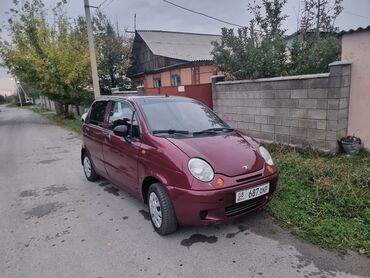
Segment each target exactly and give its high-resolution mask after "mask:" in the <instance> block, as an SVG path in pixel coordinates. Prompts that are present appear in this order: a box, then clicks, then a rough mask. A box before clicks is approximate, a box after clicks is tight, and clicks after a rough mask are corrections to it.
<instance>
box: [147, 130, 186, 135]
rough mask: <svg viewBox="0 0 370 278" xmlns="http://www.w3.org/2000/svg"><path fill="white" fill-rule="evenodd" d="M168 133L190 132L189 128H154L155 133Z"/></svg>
mask: <svg viewBox="0 0 370 278" xmlns="http://www.w3.org/2000/svg"><path fill="white" fill-rule="evenodd" d="M159 133H168V134H189V131H187V130H176V129H161V130H153V134H159Z"/></svg>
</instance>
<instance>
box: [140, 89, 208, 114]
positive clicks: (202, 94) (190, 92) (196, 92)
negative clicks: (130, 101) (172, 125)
mask: <svg viewBox="0 0 370 278" xmlns="http://www.w3.org/2000/svg"><path fill="white" fill-rule="evenodd" d="M183 87H184V92H179V90H178V87H159V88H147V89H145V93H146V94H147V95H165V94H168V95H171V96H184V97H190V98H193V99H196V100H199V101H201V102H203V103H204V104H205V105H207V106H208V107H210V108H211V109H212V108H213V102H212V85H211V84H198V85H185V86H183Z"/></svg>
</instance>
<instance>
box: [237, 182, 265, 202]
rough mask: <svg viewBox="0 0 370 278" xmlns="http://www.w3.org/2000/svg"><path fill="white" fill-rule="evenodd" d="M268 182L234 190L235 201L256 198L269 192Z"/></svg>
mask: <svg viewBox="0 0 370 278" xmlns="http://www.w3.org/2000/svg"><path fill="white" fill-rule="evenodd" d="M269 189H270V184H269V183H264V184H261V185H259V186H256V187H252V188H248V189H244V190H240V191H236V192H235V203H240V202H243V201H247V200H250V199H254V198H257V197H259V196H262V195H265V194H267V193H268V192H269Z"/></svg>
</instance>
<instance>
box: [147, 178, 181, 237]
mask: <svg viewBox="0 0 370 278" xmlns="http://www.w3.org/2000/svg"><path fill="white" fill-rule="evenodd" d="M148 207H149V213H150V219H151V221H152V224H153V227H154V229H155V231H156V232H157V233H158V234H160V235H168V234H170V233H173V232H174V231H176V229H177V219H176V215H175V210H174V209H173V206H172V202H171V200H170V198H169V196H168V193H167V191H166V189H165V188H164V187H163V185H161V184H160V183H154V184H152V185H151V186H150V187H149V191H148Z"/></svg>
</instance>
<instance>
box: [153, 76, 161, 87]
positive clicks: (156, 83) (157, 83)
mask: <svg viewBox="0 0 370 278" xmlns="http://www.w3.org/2000/svg"><path fill="white" fill-rule="evenodd" d="M153 87H154V88H159V87H161V79H160V78H156V79H153Z"/></svg>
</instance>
